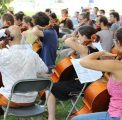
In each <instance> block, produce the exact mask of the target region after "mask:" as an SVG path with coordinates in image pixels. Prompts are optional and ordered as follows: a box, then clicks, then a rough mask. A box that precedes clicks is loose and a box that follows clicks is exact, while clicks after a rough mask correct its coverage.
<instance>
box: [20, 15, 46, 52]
mask: <svg viewBox="0 0 122 120" xmlns="http://www.w3.org/2000/svg"><path fill="white" fill-rule="evenodd" d="M23 26H26V27H27V28H28V30H26V31H24V32H22V43H23V44H28V45H29V48H33V50H34V51H35V52H38V51H39V50H40V49H41V46H42V44H41V41H40V40H39V37H43V36H44V35H43V32H42V31H41V30H39V29H38V27H37V26H34V25H33V22H32V18H31V17H29V16H24V18H23Z"/></svg>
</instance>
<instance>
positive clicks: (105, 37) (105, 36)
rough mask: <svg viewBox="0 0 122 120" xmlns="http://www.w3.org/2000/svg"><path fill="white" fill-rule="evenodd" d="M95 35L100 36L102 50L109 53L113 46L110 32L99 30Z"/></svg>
mask: <svg viewBox="0 0 122 120" xmlns="http://www.w3.org/2000/svg"><path fill="white" fill-rule="evenodd" d="M97 35H99V36H100V43H101V46H102V48H103V50H106V51H108V52H110V51H111V48H112V46H113V33H112V32H111V31H110V30H101V31H99V32H97Z"/></svg>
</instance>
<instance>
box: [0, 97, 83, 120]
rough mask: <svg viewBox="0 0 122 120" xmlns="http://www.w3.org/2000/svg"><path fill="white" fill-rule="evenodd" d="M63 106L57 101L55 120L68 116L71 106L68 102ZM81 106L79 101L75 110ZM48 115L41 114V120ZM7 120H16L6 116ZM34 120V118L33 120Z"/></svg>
mask: <svg viewBox="0 0 122 120" xmlns="http://www.w3.org/2000/svg"><path fill="white" fill-rule="evenodd" d="M63 104H64V106H63V105H62V104H61V103H60V102H59V101H57V107H56V120H65V119H66V116H67V115H68V111H69V110H70V109H71V107H72V105H71V102H70V100H68V101H64V102H63ZM81 105H82V102H81V99H80V100H79V102H78V104H77V108H80V107H81ZM47 117H48V113H47V111H46V112H44V113H43V114H42V120H47ZM0 120H3V116H1V117H0ZM7 120H17V118H15V117H14V116H8V117H7ZM34 120H36V118H35V119H34Z"/></svg>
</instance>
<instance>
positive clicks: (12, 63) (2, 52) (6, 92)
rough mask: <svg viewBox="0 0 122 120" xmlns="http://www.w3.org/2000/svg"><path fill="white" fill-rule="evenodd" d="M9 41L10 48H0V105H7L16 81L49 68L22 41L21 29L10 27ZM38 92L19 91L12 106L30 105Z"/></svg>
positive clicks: (28, 77)
mask: <svg viewBox="0 0 122 120" xmlns="http://www.w3.org/2000/svg"><path fill="white" fill-rule="evenodd" d="M7 31H8V33H9V34H10V36H7V39H6V40H7V41H8V45H9V48H8V49H7V48H3V49H0V72H1V74H2V82H3V87H1V88H0V106H2V105H4V106H6V105H7V103H8V97H9V96H10V91H11V89H12V86H13V84H14V83H15V82H17V81H19V80H21V79H31V78H36V76H37V73H38V72H45V73H46V72H47V71H48V68H47V66H46V65H45V63H44V62H43V61H42V59H41V58H40V57H39V56H38V54H37V53H35V52H33V51H32V50H31V49H28V48H27V47H26V45H23V44H20V43H21V38H22V35H21V30H20V28H19V26H17V25H13V26H10V27H9V28H8V30H7ZM37 94H38V93H37V92H29V93H26V94H22V93H18V94H16V93H15V94H14V95H13V97H12V102H11V103H10V106H11V107H20V106H29V105H31V104H32V103H33V102H34V101H35V99H36V97H37Z"/></svg>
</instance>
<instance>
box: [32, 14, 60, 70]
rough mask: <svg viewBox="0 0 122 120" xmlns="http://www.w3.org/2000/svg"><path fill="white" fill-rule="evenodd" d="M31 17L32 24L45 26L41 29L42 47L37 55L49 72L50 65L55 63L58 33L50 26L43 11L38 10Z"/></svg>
mask: <svg viewBox="0 0 122 120" xmlns="http://www.w3.org/2000/svg"><path fill="white" fill-rule="evenodd" d="M32 18H33V21H34V25H38V26H41V27H44V28H45V29H44V30H43V33H44V37H43V38H41V41H42V48H41V51H40V52H39V56H40V57H41V58H42V60H43V61H44V63H45V64H46V65H47V66H48V68H49V72H51V69H52V67H53V66H54V65H55V60H56V56H57V54H56V52H57V49H58V35H57V33H56V31H55V29H54V28H53V27H51V26H50V24H49V22H50V19H49V17H48V16H47V15H46V14H45V13H43V12H38V13H36V14H35V15H34V16H33V17H32Z"/></svg>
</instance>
